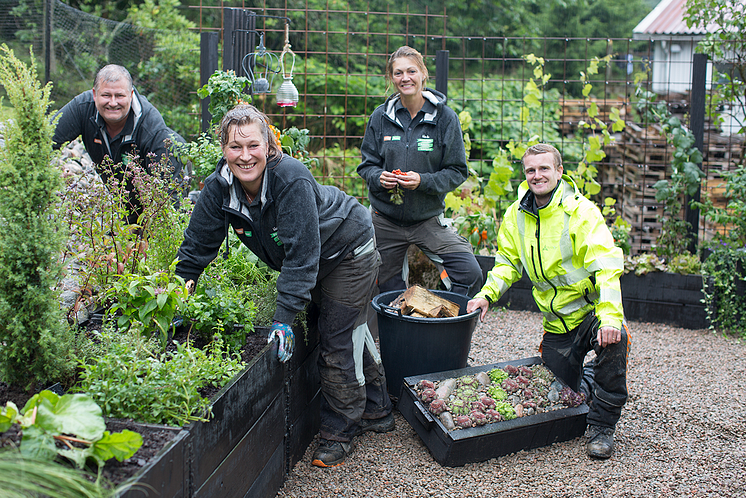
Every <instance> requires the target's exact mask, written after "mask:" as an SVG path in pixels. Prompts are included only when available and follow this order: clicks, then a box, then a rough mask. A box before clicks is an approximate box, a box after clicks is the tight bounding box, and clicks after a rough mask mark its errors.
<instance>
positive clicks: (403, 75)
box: [391, 57, 425, 95]
mask: <svg viewBox="0 0 746 498" xmlns="http://www.w3.org/2000/svg"><path fill="white" fill-rule="evenodd" d="M391 80H392V81H393V83H394V86H395V87H396V89H397V90H398V91H399V93H400V94H402V95H419V94H420V93H422V89H423V86H424V81H425V75H424V74H423V73H422V71H421V70H420V68H419V67H418V66H417V63H416V61H415V60H414V59H412V58H411V57H399V58H398V59H396V60H395V61H394V63H393V65H392V66H391Z"/></svg>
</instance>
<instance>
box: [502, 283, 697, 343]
mask: <svg viewBox="0 0 746 498" xmlns="http://www.w3.org/2000/svg"><path fill="white" fill-rule="evenodd" d="M620 284H621V287H622V304H623V306H624V316H625V317H626V318H627V320H639V321H643V322H655V323H666V324H669V325H675V326H677V327H682V328H688V329H704V328H707V327H709V326H710V323H709V321H708V320H707V308H706V306H705V304H704V302H703V299H704V297H705V296H704V293H703V292H702V276H701V275H680V274H678V273H668V272H651V273H646V274H645V275H641V276H637V275H635V274H634V273H627V274H625V275H622V277H621V279H620ZM531 289H532V283H531V281H530V280H529V279H528V277H527V276H526V274H525V273H524V274H523V276H522V277H521V279H520V280H519V281H518V282H516V283H514V284H513V285H512V286H511V287H510V289H508V292H506V293H505V294H504V295H503V296H502V297H501V298H500V300H499V301H498V302H497V305H498V306H503V307H506V308H508V309H511V310H527V311H539V308H538V307H537V306H536V302H535V301H534V298H533V296H532V294H531Z"/></svg>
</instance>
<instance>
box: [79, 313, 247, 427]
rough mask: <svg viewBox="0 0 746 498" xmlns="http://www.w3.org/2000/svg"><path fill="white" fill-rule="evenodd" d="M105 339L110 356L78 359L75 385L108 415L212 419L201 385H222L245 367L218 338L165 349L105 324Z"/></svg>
mask: <svg viewBox="0 0 746 498" xmlns="http://www.w3.org/2000/svg"><path fill="white" fill-rule="evenodd" d="M100 339H101V341H102V343H103V344H105V347H106V351H105V354H100V355H98V356H95V357H88V358H81V359H79V362H80V370H81V374H80V380H79V382H78V384H77V385H76V389H77V390H78V391H81V392H85V393H88V394H89V395H90V396H91V397H92V398H93V399H94V400H95V401H96V402H97V403H98V405H99V406H101V409H102V411H103V414H104V416H106V417H115V418H132V419H134V420H136V421H138V422H145V423H154V424H167V425H174V426H182V425H184V424H187V423H189V422H190V421H194V420H202V421H207V420H209V417H210V401H209V400H208V399H206V398H203V397H202V395H201V394H200V389H201V388H203V387H205V386H208V385H212V386H215V387H218V388H219V387H222V386H223V385H225V383H226V382H228V381H229V380H230V379H231V378H232V377H233V376H235V375H236V374H237V373H238V372H239V371H240V370H241V369H242V368H243V367H244V366H245V365H244V364H243V363H242V362H241V358H240V357H239V356H237V355H234V354H231V353H229V351H228V349H227V347H226V346H225V344H224V343H223V341H222V340H221V339H219V338H218V339H216V340H214V341H212V342H211V343H210V344H209V345H208V346H207V347H206V348H205V349H200V348H194V347H192V346H191V345H189V344H178V343H177V344H175V348H176V350H175V351H166V352H163V351H161V350H160V349H159V348H158V347H157V345H156V344H155V343H154V342H153V341H152V340H146V339H145V338H144V337H142V336H141V335H139V334H137V333H135V332H134V331H126V332H119V331H116V330H113V329H112V328H111V327H105V329H104V330H103V331H102V333H101V337H100Z"/></svg>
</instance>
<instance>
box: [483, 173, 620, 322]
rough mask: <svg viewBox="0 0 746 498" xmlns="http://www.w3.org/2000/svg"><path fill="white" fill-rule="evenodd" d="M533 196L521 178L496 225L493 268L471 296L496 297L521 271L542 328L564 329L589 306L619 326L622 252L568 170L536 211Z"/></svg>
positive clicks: (600, 317) (491, 299) (586, 310)
mask: <svg viewBox="0 0 746 498" xmlns="http://www.w3.org/2000/svg"><path fill="white" fill-rule="evenodd" d="M533 199H534V196H533V193H532V192H530V191H529V189H528V183H527V182H525V181H524V182H523V183H521V185H520V187H519V188H518V200H517V201H516V202H514V203H513V204H511V205H510V207H508V209H507V211H506V212H505V217H504V220H503V222H502V225H501V226H500V230H499V232H498V237H497V241H498V253H497V255H496V256H495V266H494V268H493V269H492V270H491V271H490V272H489V274H488V276H487V282H486V283H485V284H484V286H483V287H482V289H481V290H480V291H479V293H477V295H476V296H474V297H475V298H478V297H481V298H486V299H487V300H489V301H491V302H496V301H497V300H498V299H499V298H500V296H501V295H502V294H504V293H505V292H506V291H507V290H508V288H509V287H510V286H511V285H512V284H513V283H514V282H516V281H518V280H520V278H521V274H522V272H523V271H524V270H525V271H526V274H527V275H528V277H529V278H530V279H531V282H533V297H534V300H535V301H536V304H537V305H538V307H539V310H541V312H542V314H543V315H544V320H543V323H544V330H545V331H546V332H553V333H558V334H562V333H567V332H569V331H571V330H572V329H574V328H575V327H577V326H578V325H579V324H580V322H582V321H583V318H585V316H586V315H587V314H588V313H589V312H590V311H591V310H593V309H594V308H595V310H596V315H597V316H598V319H599V321H600V325H601V327H606V326H610V327H614V328H616V329H619V330H621V326H622V320H623V318H624V313H623V309H622V293H621V288H620V285H619V277H620V276H621V275H622V273H623V271H624V256H623V253H622V250H621V249H620V248H618V247H616V246H615V245H614V238H613V237H612V235H611V232H610V231H609V228H608V227H607V226H606V224H605V223H604V219H603V216H602V215H601V211H600V210H599V209H598V207H596V205H595V204H594V203H593V202H591V201H589V200H588V199H586V198H585V197H583V196H582V195H581V194H580V192H579V191H578V188H577V186H576V185H575V183H574V182H573V181H572V180H571V179H570V178H569V177H568V176H566V175H563V176H562V180H561V181H560V184H559V185H558V187H557V189H556V190H555V192H554V195H553V197H552V200H551V201H550V202H549V204H547V205H546V206H545V207H543V208H541V209H539V210H538V216H537V215H536V214H534V213H533V212H532V211H534V210H533V208H532V206H533V204H534V200H533Z"/></svg>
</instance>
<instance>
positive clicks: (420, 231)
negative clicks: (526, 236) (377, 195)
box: [371, 211, 483, 297]
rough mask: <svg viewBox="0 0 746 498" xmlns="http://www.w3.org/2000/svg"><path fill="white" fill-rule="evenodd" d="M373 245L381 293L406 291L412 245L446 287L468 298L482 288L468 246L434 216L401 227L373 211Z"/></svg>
mask: <svg viewBox="0 0 746 498" xmlns="http://www.w3.org/2000/svg"><path fill="white" fill-rule="evenodd" d="M371 214H372V216H373V226H374V227H375V229H376V243H377V246H378V251H379V252H380V253H381V259H382V260H383V265H382V266H381V270H380V272H379V275H378V287H379V289H380V291H381V293H383V292H388V291H394V290H399V289H406V288H407V286H406V284H405V279H406V278H407V274H406V270H403V268H408V267H407V266H405V265H404V263H405V259H406V257H407V249H409V246H410V245H412V244H414V245H416V246H417V247H419V248H420V249H421V250H422V252H424V253H425V255H427V257H428V258H430V260H431V261H432V262H433V263H435V266H436V268H437V269H438V271H439V272H440V278H441V280H442V281H443V284H444V285H445V288H446V289H448V290H450V291H451V292H456V293H458V294H465V295H467V296H469V297H474V295H475V294H476V293H477V292H479V291H480V289H481V288H482V283H483V282H482V268H481V267H480V266H479V263H478V262H477V259H476V258H475V257H474V251H473V249H472V247H471V244H470V243H469V241H468V240H466V239H465V238H464V237H462V236H460V235H459V234H458V233H456V230H454V229H453V228H452V227H449V226H445V224H444V223H443V222H442V220H441V219H440V217H438V216H434V217H432V218H430V219H428V220H425V221H422V222H420V223H417V224H415V225H411V226H406V227H402V226H399V225H397V224H395V223H393V222H391V221H390V220H388V219H386V218H385V217H383V216H382V215H380V214H378V213H377V212H375V211H373V212H372V213H371Z"/></svg>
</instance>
